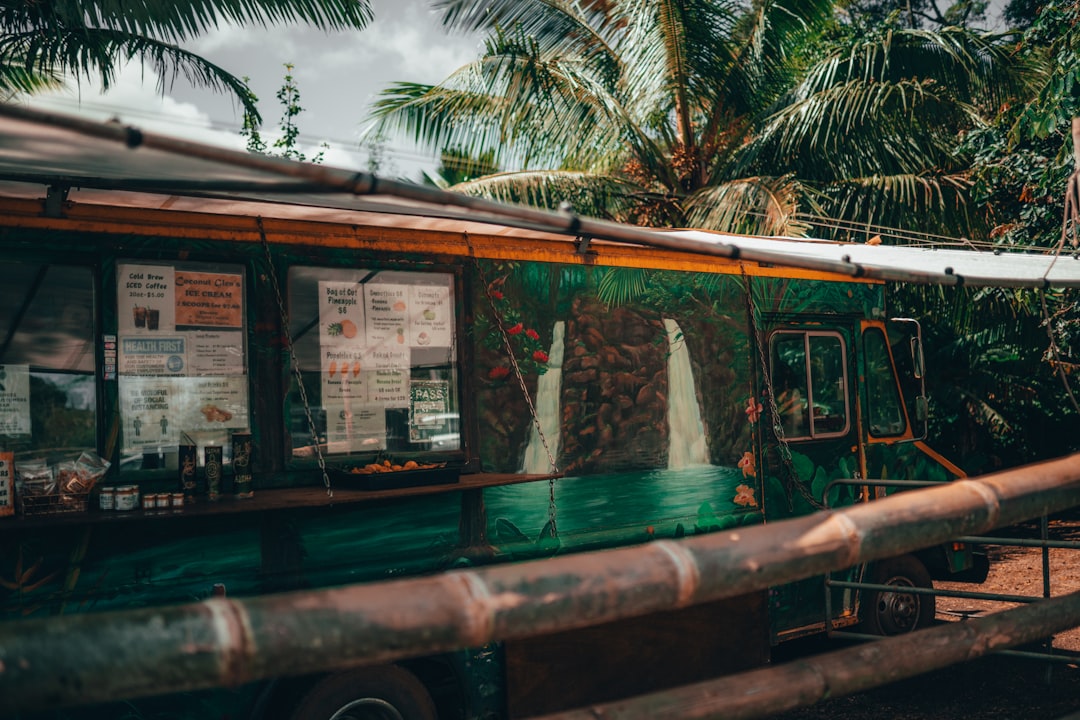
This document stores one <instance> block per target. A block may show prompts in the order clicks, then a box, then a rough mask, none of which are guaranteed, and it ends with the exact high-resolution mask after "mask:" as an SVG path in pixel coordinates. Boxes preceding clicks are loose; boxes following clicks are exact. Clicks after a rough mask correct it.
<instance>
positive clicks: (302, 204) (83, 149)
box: [0, 104, 1080, 288]
mask: <svg viewBox="0 0 1080 720" xmlns="http://www.w3.org/2000/svg"><path fill="white" fill-rule="evenodd" d="M43 196H44V197H45V198H46V202H45V204H46V214H48V212H49V211H50V206H49V202H50V198H51V201H52V202H55V203H59V202H61V201H71V200H74V199H75V198H76V197H77V200H78V202H79V203H81V204H86V205H107V206H110V207H120V208H134V209H156V210H169V211H173V212H197V213H208V214H215V215H229V216H246V217H259V218H262V217H268V218H276V219H279V220H290V221H311V222H321V223H337V224H343V225H364V226H368V227H387V228H407V229H415V230H443V231H446V232H456V233H475V234H477V235H484V236H500V237H505V238H515V237H526V236H527V237H529V238H531V239H539V240H545V239H546V240H552V241H560V242H561V243H563V244H565V243H566V241H567V238H568V237H569V238H572V239H573V240H574V242H575V243H576V244H577V247H578V249H579V250H584V249H585V248H586V247H587V246H588V245H589V244H590V243H606V244H609V245H610V244H617V245H629V246H637V247H641V248H652V249H660V250H666V251H674V252H678V253H689V254H691V255H700V256H708V257H712V258H723V259H725V260H727V261H746V262H752V263H755V264H756V265H757V266H758V267H763V268H769V267H777V268H798V269H802V270H806V271H811V272H814V273H824V274H827V275H833V276H842V277H843V278H850V279H857V280H863V281H866V280H877V281H899V282H911V283H922V284H938V285H972V286H998V287H1032V288H1047V287H1077V286H1080V256H1078V255H1077V254H1076V253H1066V254H1059V253H1058V252H1055V251H1054V250H1053V249H1047V250H1045V251H1038V250H1036V249H1032V248H1025V250H1024V251H1011V250H1008V249H1003V248H994V247H984V248H979V247H976V246H974V245H972V244H971V243H966V242H965V241H960V240H958V241H956V242H955V243H954V244H953V246H952V247H942V246H941V243H938V244H937V245H935V246H933V247H912V246H895V245H883V244H878V245H872V244H868V243H851V242H833V241H823V240H814V239H809V238H777V237H755V236H746V235H731V234H724V233H717V232H710V231H704V230H692V229H687V230H667V229H649V228H641V227H636V226H630V225H621V224H618V223H612V222H606V221H601V220H595V219H592V218H586V217H583V216H578V215H575V214H573V213H572V212H550V211H544V210H537V209H534V208H527V207H523V206H518V205H509V204H504V203H497V202H494V201H490V200H484V199H480V198H474V197H469V196H464V195H461V194H457V193H452V192H448V191H444V190H440V189H437V188H434V187H428V186H421V185H415V184H412V183H407V182H401V181H396V180H388V179H385V178H381V177H376V176H374V175H370V174H367V173H358V172H356V171H353V170H347V169H341V168H332V167H325V166H321V165H313V164H309V163H301V162H295V161H291V160H285V159H281V158H274V157H267V156H263V155H256V154H253V153H249V152H246V151H239V150H230V149H225V148H220V147H215V146H211V145H205V144H200V143H194V142H190V141H186V140H179V139H176V138H171V137H168V136H164V135H157V134H154V133H148V132H143V131H141V130H139V129H137V128H134V127H129V126H122V125H120V124H118V123H99V122H92V121H87V120H83V119H81V118H75V117H71V116H64V115H58V114H53V113H45V112H39V111H36V110H32V109H29V108H26V107H19V106H14V105H7V104H0V197H6V198H11V199H16V200H18V199H25V200H40V199H41V198H42V197H43ZM55 209H56V210H58V209H59V205H56V206H55Z"/></svg>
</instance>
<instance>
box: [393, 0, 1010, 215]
mask: <svg viewBox="0 0 1080 720" xmlns="http://www.w3.org/2000/svg"><path fill="white" fill-rule="evenodd" d="M438 6H439V7H440V8H441V9H442V11H443V13H444V14H443V21H444V24H445V25H446V26H447V27H449V28H451V29H461V30H470V31H475V30H485V31H487V32H488V38H487V41H486V48H485V52H484V53H483V55H482V57H480V58H479V59H477V60H476V61H475V62H473V63H471V64H469V65H467V66H465V67H462V68H460V69H458V70H456V71H455V72H454V73H452V74H451V75H450V76H449V77H448V78H447V79H446V80H445V81H443V82H442V83H440V84H438V85H420V84H412V83H397V84H395V85H393V86H392V87H390V88H388V89H387V90H386V91H385V92H384V94H383V97H382V99H381V100H380V102H379V103H378V104H377V108H376V113H377V116H378V117H379V118H380V122H381V124H382V127H383V129H384V130H404V131H406V132H407V133H409V134H411V135H412V136H413V137H414V139H415V140H416V141H418V142H420V143H422V144H425V145H427V146H429V147H432V148H435V149H441V148H446V147H456V148H460V149H461V150H462V151H463V152H465V153H466V154H468V155H470V156H479V155H481V154H482V153H485V152H491V153H493V154H494V162H495V163H496V164H497V165H498V166H499V167H504V168H515V169H514V170H512V171H505V172H502V173H500V174H497V175H493V176H488V177H484V178H480V179H477V180H474V181H470V182H467V183H462V184H460V185H458V186H456V189H458V190H461V191H462V192H469V193H477V194H484V195H488V196H491V197H495V198H499V199H504V200H514V201H525V202H530V203H534V204H540V205H545V206H553V205H556V204H558V203H559V202H562V201H569V202H571V203H572V204H573V205H574V206H575V207H576V209H577V210H578V211H580V212H583V213H587V214H595V215H601V216H609V217H614V218H616V219H620V220H624V221H632V222H638V223H644V224H650V225H669V224H670V225H688V224H690V225H695V226H699V227H712V228H717V229H726V230H733V231H743V232H756V233H765V234H802V233H805V232H806V231H807V225H806V224H805V222H804V220H801V219H800V216H799V215H798V213H799V212H803V213H805V212H811V213H814V214H821V215H827V216H839V217H846V218H848V219H850V220H857V221H859V222H861V223H865V222H868V221H881V220H888V221H890V222H893V221H897V220H899V219H901V218H900V217H898V216H897V215H896V214H895V213H892V214H883V213H882V208H890V209H894V208H898V207H899V208H903V209H905V210H906V211H907V212H909V213H913V214H914V213H917V214H918V217H919V219H920V221H921V223H922V224H923V225H925V224H926V222H927V218H928V216H929V217H932V216H936V217H937V219H938V222H939V223H940V226H941V227H947V226H949V224H950V223H953V224H956V223H955V222H954V221H955V220H957V219H959V221H960V224H963V225H969V224H971V218H970V217H965V216H964V215H963V213H962V212H961V213H958V212H957V210H958V209H959V210H961V211H962V210H963V208H964V195H965V190H966V188H967V181H966V177H965V171H966V164H965V162H964V160H963V158H958V157H956V156H955V154H954V153H953V151H952V148H953V147H954V145H955V138H956V132H957V131H959V130H960V129H963V128H964V127H965V126H970V125H972V124H974V123H977V122H980V121H981V117H982V115H983V114H984V113H989V112H992V111H993V110H994V109H995V108H996V104H997V103H999V102H1001V101H1002V99H1003V98H1005V97H1007V96H1009V95H1010V94H1012V93H1014V92H1016V91H1018V90H1019V89H1020V88H1021V87H1022V86H1021V83H1020V79H1021V77H1022V76H1021V75H1019V74H1018V73H1017V72H1016V67H1015V64H1014V63H1012V62H1011V58H1010V56H1009V55H1008V52H1007V50H1006V48H1005V47H1003V46H1002V45H1001V44H1000V43H998V42H996V41H995V38H990V37H985V36H981V35H978V34H976V33H973V32H970V31H967V30H964V29H957V28H950V29H947V30H943V31H940V32H936V33H935V32H928V31H923V30H910V29H903V28H886V29H883V30H880V31H878V32H877V33H876V34H874V35H871V36H859V35H856V34H855V33H853V32H850V31H848V32H845V31H844V28H843V27H842V26H840V25H839V24H838V23H837V21H836V20H835V19H834V17H833V12H832V11H833V3H832V2H829V1H827V0H755V2H753V3H751V4H749V5H748V4H747V3H745V2H739V1H738V0H656V1H654V2H641V1H640V0H605V1H604V2H601V1H600V0H578V1H577V2H571V1H568V0H444V1H443V2H441V3H439V4H438Z"/></svg>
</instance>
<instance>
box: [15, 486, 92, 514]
mask: <svg viewBox="0 0 1080 720" xmlns="http://www.w3.org/2000/svg"><path fill="white" fill-rule="evenodd" d="M16 500H17V504H18V508H19V512H20V513H22V514H23V515H66V514H67V513H78V512H86V508H87V506H88V503H89V500H90V491H89V490H87V491H86V492H65V493H49V494H47V495H34V494H26V493H20V494H19V495H17V496H16Z"/></svg>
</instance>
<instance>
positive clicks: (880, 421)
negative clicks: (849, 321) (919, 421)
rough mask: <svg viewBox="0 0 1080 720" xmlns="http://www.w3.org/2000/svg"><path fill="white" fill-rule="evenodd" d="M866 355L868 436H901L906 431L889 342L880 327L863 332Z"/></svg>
mask: <svg viewBox="0 0 1080 720" xmlns="http://www.w3.org/2000/svg"><path fill="white" fill-rule="evenodd" d="M863 352H864V353H865V355H866V410H867V419H868V420H869V422H870V427H869V430H870V434H871V435H873V436H875V437H889V436H895V435H903V434H904V432H905V431H906V430H907V422H906V421H905V419H904V411H903V407H902V405H901V401H900V388H899V386H898V385H897V382H896V373H894V372H893V364H892V360H891V356H890V354H889V341H888V338H886V337H885V333H884V332H883V331H882V330H881V328H876V327H871V328H867V329H866V332H864V333H863Z"/></svg>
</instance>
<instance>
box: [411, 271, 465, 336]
mask: <svg viewBox="0 0 1080 720" xmlns="http://www.w3.org/2000/svg"><path fill="white" fill-rule="evenodd" d="M409 312H410V318H409V343H410V344H411V345H413V346H414V347H416V346H419V347H424V346H426V345H431V346H433V347H450V346H451V345H452V344H453V339H454V335H453V315H452V308H451V307H450V288H448V287H445V286H439V285H434V286H428V285H414V286H412V287H411V288H410V293H409Z"/></svg>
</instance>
